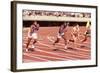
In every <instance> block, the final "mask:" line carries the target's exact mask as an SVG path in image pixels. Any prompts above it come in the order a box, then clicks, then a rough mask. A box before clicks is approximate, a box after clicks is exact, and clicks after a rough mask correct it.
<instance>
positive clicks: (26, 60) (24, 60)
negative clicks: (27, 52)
mask: <svg viewBox="0 0 100 73" xmlns="http://www.w3.org/2000/svg"><path fill="white" fill-rule="evenodd" d="M23 62H26V63H28V62H36V61H33V60H29V59H23Z"/></svg>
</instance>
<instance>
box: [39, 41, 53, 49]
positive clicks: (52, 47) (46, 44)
mask: <svg viewBox="0 0 100 73" xmlns="http://www.w3.org/2000/svg"><path fill="white" fill-rule="evenodd" d="M38 43H39V44H41V45H43V46H46V47H48V49H50V48H54V47H53V46H50V45H47V44H44V43H41V42H40V41H38Z"/></svg>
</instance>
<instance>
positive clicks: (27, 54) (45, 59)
mask: <svg viewBox="0 0 100 73" xmlns="http://www.w3.org/2000/svg"><path fill="white" fill-rule="evenodd" d="M24 55H26V56H29V57H31V58H36V59H39V60H42V61H49V60H47V59H44V58H40V57H37V56H32V55H29V54H27V53H24Z"/></svg>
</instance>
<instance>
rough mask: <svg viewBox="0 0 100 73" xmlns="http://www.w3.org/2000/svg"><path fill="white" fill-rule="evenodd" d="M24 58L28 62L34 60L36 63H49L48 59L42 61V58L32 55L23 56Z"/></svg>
mask: <svg viewBox="0 0 100 73" xmlns="http://www.w3.org/2000/svg"><path fill="white" fill-rule="evenodd" d="M23 57H24V59H26V60H32V61H34V62H36V61H47V60H46V59H42V58H38V57H35V56H34V57H33V56H31V55H28V54H25V55H24V54H23Z"/></svg>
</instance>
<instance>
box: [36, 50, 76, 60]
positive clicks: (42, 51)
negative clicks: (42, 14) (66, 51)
mask: <svg viewBox="0 0 100 73" xmlns="http://www.w3.org/2000/svg"><path fill="white" fill-rule="evenodd" d="M36 51H39V52H41V53H48V54H51V55H54V56H58V57H62V58H64V59H72V60H73V59H76V58H71V57H68V56H64V55H62V54H57V53H54V52H48V51H44V50H41V49H36Z"/></svg>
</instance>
